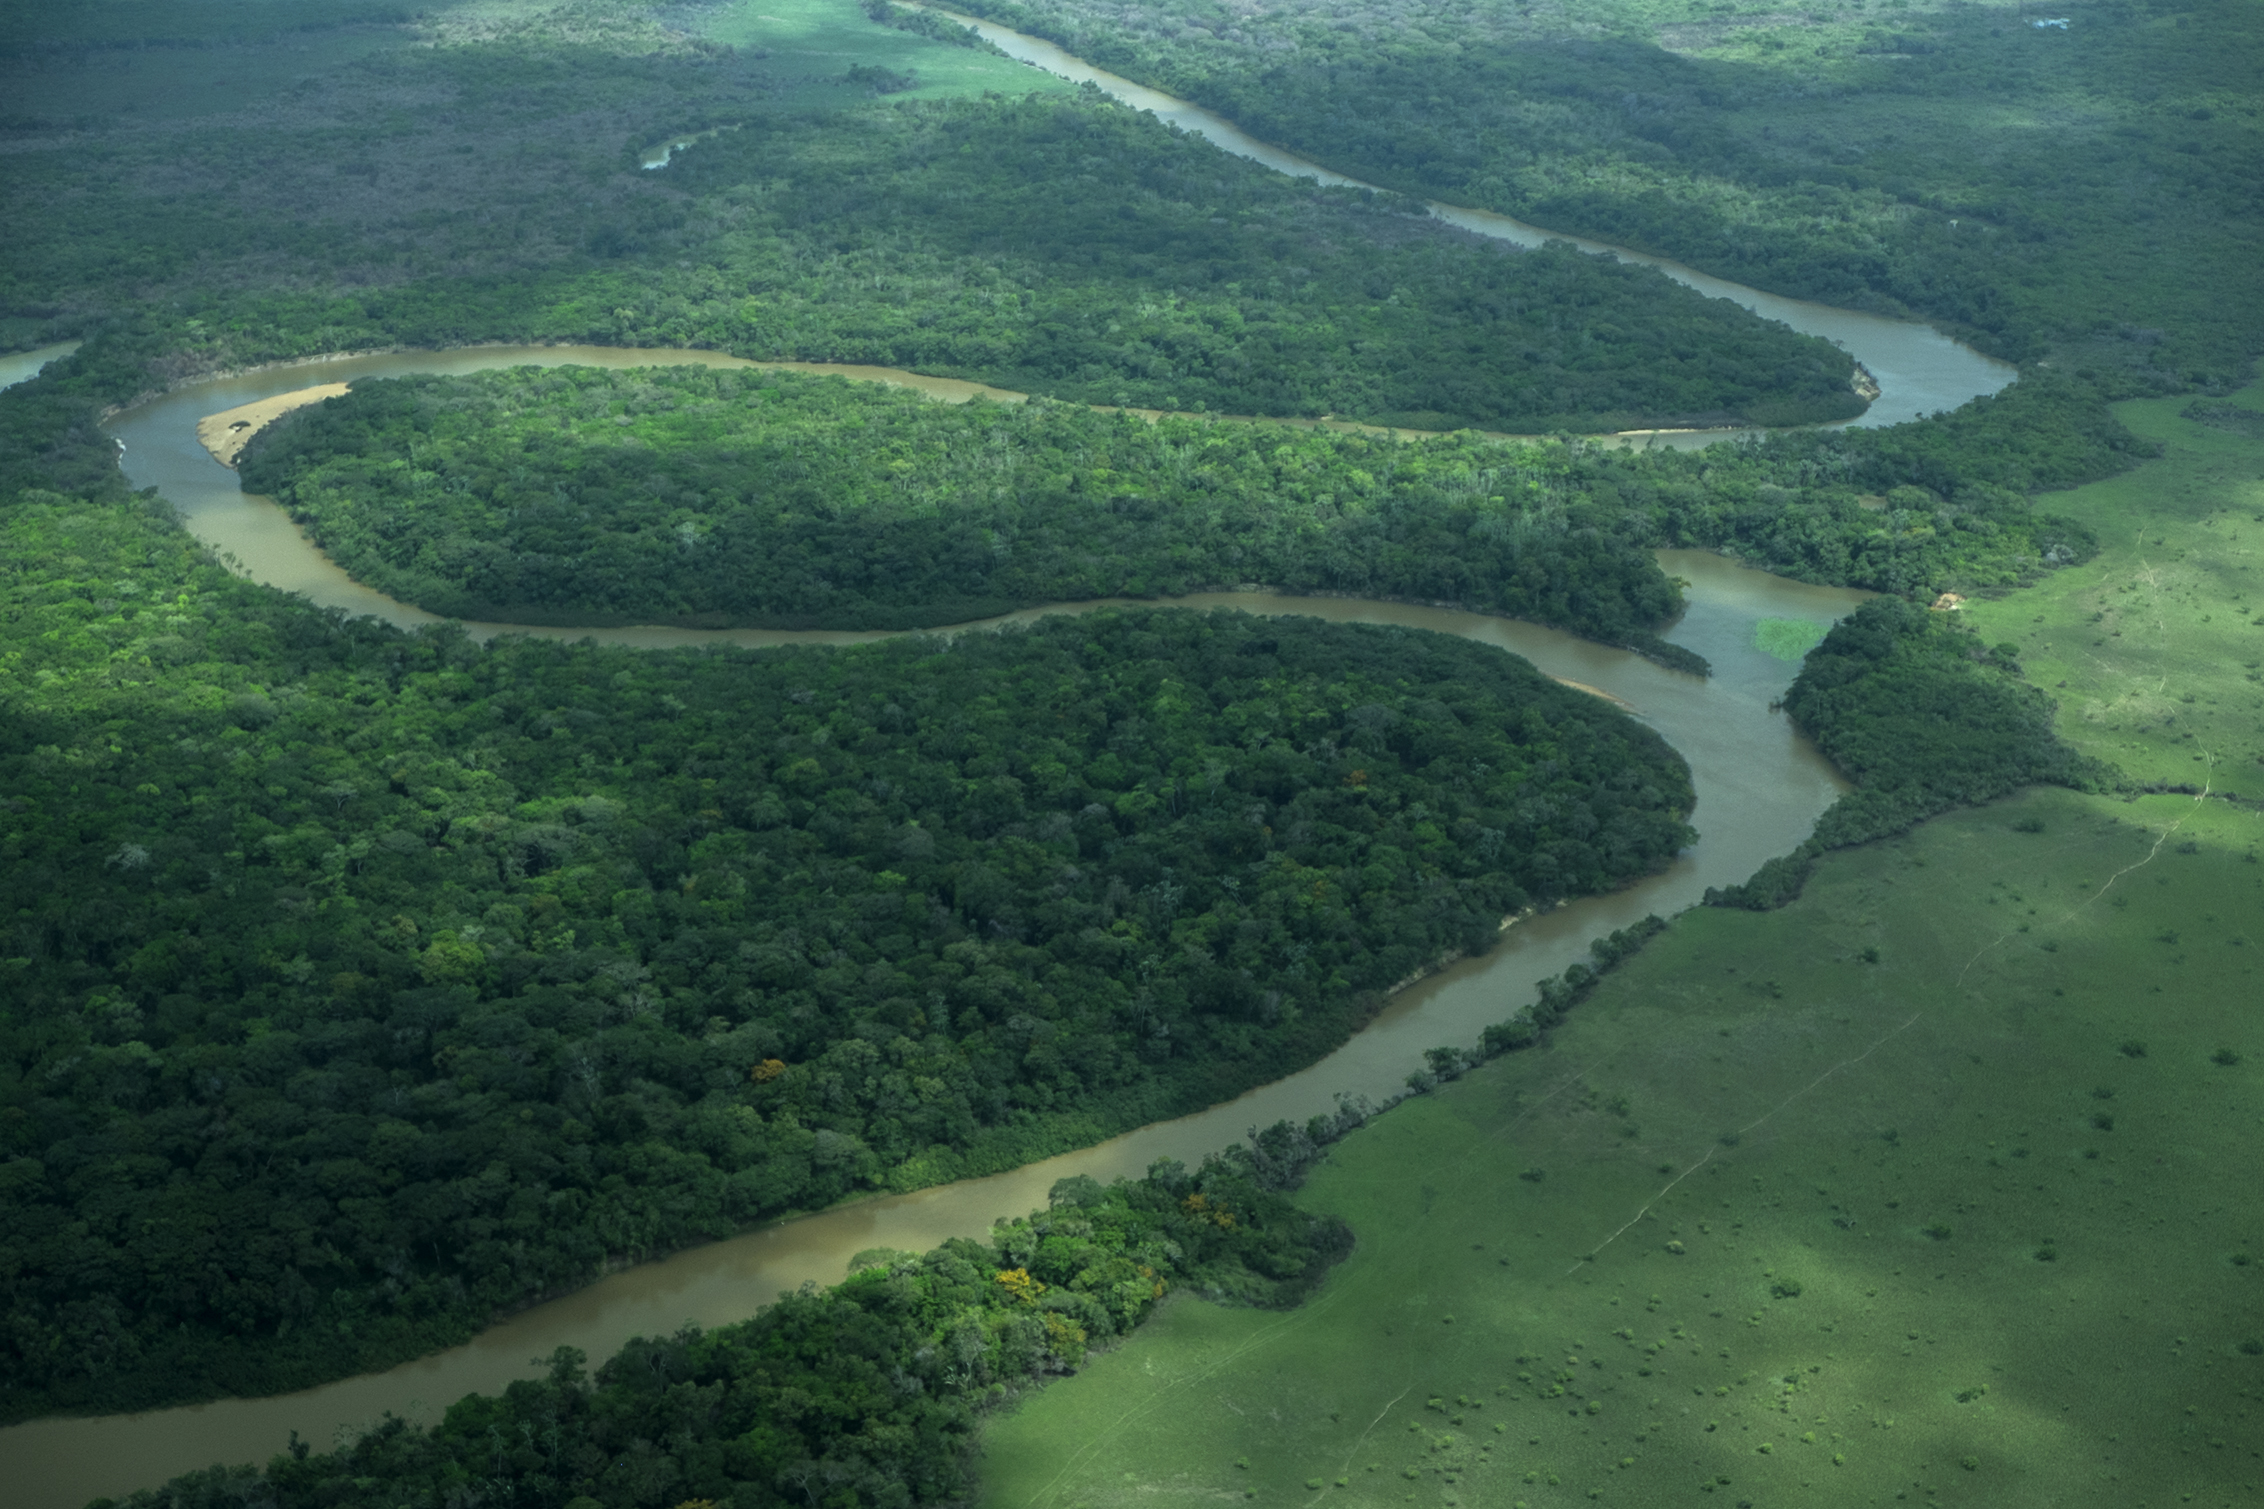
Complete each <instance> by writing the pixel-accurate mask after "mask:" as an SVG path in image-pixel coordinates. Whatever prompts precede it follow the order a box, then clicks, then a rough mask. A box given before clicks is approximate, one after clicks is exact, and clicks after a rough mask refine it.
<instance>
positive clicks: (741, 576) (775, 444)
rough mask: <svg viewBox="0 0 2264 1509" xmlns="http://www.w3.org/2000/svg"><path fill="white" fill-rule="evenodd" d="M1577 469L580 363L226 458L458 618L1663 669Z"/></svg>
mask: <svg viewBox="0 0 2264 1509" xmlns="http://www.w3.org/2000/svg"><path fill="white" fill-rule="evenodd" d="M1565 458H1566V452H1565V450H1564V448H1563V447H1560V446H1548V447H1537V448H1536V447H1521V448H1518V449H1515V450H1511V449H1505V448H1499V447H1487V446H1483V445H1469V444H1450V445H1446V446H1424V447H1410V446H1404V445H1401V444H1398V443H1395V442H1393V441H1391V440H1389V439H1380V440H1379V439H1375V438H1371V437H1367V436H1362V435H1349V434H1341V433H1332V432H1329V431H1316V430H1299V429H1285V428H1283V427H1280V426H1274V425H1252V424H1212V423H1202V422H1190V421H1186V420H1172V419H1166V420H1164V421H1163V422H1161V423H1157V424H1150V423H1148V422H1147V421H1145V420H1143V419H1142V418H1140V417H1139V416H1137V415H1131V414H1107V413H1096V412H1093V411H1092V410H1089V409H1086V408H1084V407H1081V406H1072V405H1067V404H1060V403H1046V402H1043V401H1033V402H1031V403H1028V404H1022V405H1012V406H1006V405H999V404H992V403H984V402H980V401H978V402H976V403H974V404H970V405H966V406H956V405H948V404H942V403H936V402H932V401H930V400H928V399H925V398H922V397H920V396H919V395H917V394H914V393H908V392H904V391H902V390H897V389H890V388H885V387H881V386H879V385H877V384H873V383H852V382H848V381H845V380H843V379H841V378H813V377H808V376H804V375H801V374H798V373H789V372H732V371H713V370H708V369H698V368H661V369H654V370H650V371H643V372H635V373H610V372H600V371H595V370H592V369H589V368H568V369H552V370H547V371H534V370H531V369H530V370H523V371H518V372H493V373H485V374H481V375H479V376H475V377H468V378H435V377H422V378H403V379H397V380H392V381H385V382H370V383H364V384H362V385H361V386H360V387H359V388H357V389H356V390H355V391H354V392H353V393H351V394H349V395H347V396H346V397H344V398H342V399H340V400H337V401H333V402H326V403H322V404H319V405H315V406H312V407H310V408H307V409H303V410H300V411H299V412H297V413H295V414H292V415H290V416H287V417H286V418H284V419H283V420H281V421H279V422H278V423H276V424H275V425H273V426H271V427H270V429H269V430H267V431H266V432H263V433H262V434H260V435H258V436H257V437H255V438H254V439H253V441H252V442H251V444H250V446H249V447H247V449H246V451H245V453H244V455H243V457H242V458H241V460H240V462H239V465H240V467H241V468H242V470H243V473H244V483H245V486H246V488H247V489H250V490H253V491H259V492H267V493H272V494H273V495H275V497H276V498H277V499H278V500H279V501H281V502H282V503H283V504H284V505H285V506H286V507H288V508H289V509H290V510H291V512H292V514H293V516H294V517H296V518H298V519H300V520H301V521H302V522H303V523H305V524H306V525H307V526H308V528H309V530H310V532H311V533H312V535H313V537H314V539H315V540H316V542H317V543H319V544H320V545H321V546H322V547H323V548H324V549H325V550H326V551H328V552H329V553H330V555H331V556H333V557H334V558H335V559H336V560H337V561H338V562H339V563H340V564H341V565H343V566H344V567H345V568H346V569H347V571H349V572H350V573H352V574H353V575H354V576H355V578H356V579H358V580H361V581H365V582H368V583H369V584H371V585H372V586H376V587H379V588H381V589H383V590H385V591H386V592H388V593H390V594H392V595H393V596H395V597H399V598H403V599H406V600H408V601H411V602H414V603H417V604H418V605H419V606H421V607H425V608H428V609H431V610H432V611H434V612H438V613H443V614H449V615H453V616H457V617H464V618H474V619H486V620H500V621H503V622H510V623H540V622H565V623H608V622H610V623H626V622H655V621H660V622H680V623H690V624H697V625H703V626H721V625H736V624H753V625H760V626H766V627H782V628H807V627H823V628H895V627H902V626H905V625H907V624H929V625H932V624H948V623H961V622H965V621H967V620H970V619H975V618H981V617H984V616H986V615H989V614H993V613H998V612H1001V611H1004V610H1006V609H1009V608H1017V607H1023V606H1028V605H1031V604H1036V603H1046V602H1071V601H1077V600H1081V599H1090V598H1099V597H1112V596H1117V595H1134V596H1141V595H1150V594H1158V593H1161V594H1167V595H1175V594H1181V593H1186V592H1190V591H1198V590H1202V589H1206V588H1217V587H1230V586H1233V585H1235V584H1236V583H1240V582H1264V583H1267V584H1269V585H1277V586H1281V587H1284V588H1286V589H1288V590H1290V591H1293V592H1313V591H1327V592H1350V593H1355V594H1358V595H1361V596H1370V597H1412V598H1419V599H1424V600H1447V601H1453V602H1456V603H1461V604H1465V605H1467V606H1470V607H1474V608H1478V609H1481V610H1486V611H1492V612H1498V613H1503V614H1507V615H1509V616H1512V617H1516V618H1525V619H1531V620H1534V621H1536V622H1540V623H1553V624H1561V625H1564V626H1566V627H1568V628H1572V629H1574V630H1576V631H1578V632H1581V633H1585V634H1587V635H1589V636H1590V637H1591V638H1596V639H1601V640H1605V641H1607V642H1612V643H1627V642H1630V641H1632V642H1634V643H1637V644H1639V645H1644V646H1646V647H1652V648H1654V651H1655V652H1656V653H1662V654H1664V653H1670V652H1671V651H1672V648H1673V647H1671V646H1665V645H1663V644H1661V643H1660V642H1659V641H1658V640H1657V639H1656V638H1655V636H1653V635H1652V634H1651V633H1650V632H1649V631H1650V630H1651V629H1652V628H1654V627H1656V626H1658V625H1660V624H1662V623H1663V622H1664V621H1665V620H1666V619H1668V618H1669V617H1671V616H1672V615H1673V613H1674V612H1675V611H1676V610H1677V609H1678V608H1679V606H1680V599H1679V597H1678V595H1677V594H1676V592H1675V590H1674V588H1673V586H1672V585H1671V584H1669V582H1668V581H1667V579H1666V576H1665V575H1664V573H1662V572H1661V571H1660V570H1659V566H1658V563H1657V561H1656V560H1654V559H1653V558H1652V556H1651V555H1650V553H1649V552H1648V551H1646V550H1644V549H1643V548H1642V542H1641V541H1639V540H1630V539H1628V538H1626V537H1625V536H1623V535H1620V534H1616V533H1614V532H1612V531H1610V530H1608V529H1607V530H1600V529H1596V528H1593V527H1576V526H1575V525H1573V524H1572V523H1571V522H1570V521H1569V520H1568V519H1567V517H1566V504H1567V502H1568V501H1569V500H1568V499H1567V498H1566V496H1565V495H1564V494H1563V493H1562V492H1561V491H1559V490H1558V484H1559V483H1561V481H1562V472H1563V469H1564V467H1563V463H1564V461H1565ZM1520 463H1524V464H1522V465H1521V464H1520ZM1682 658H1687V657H1682Z"/></svg>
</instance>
